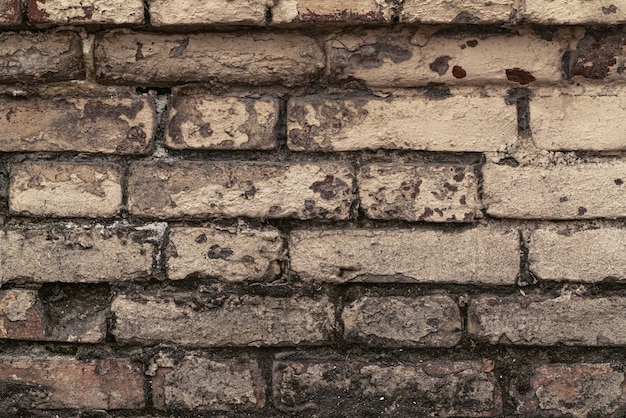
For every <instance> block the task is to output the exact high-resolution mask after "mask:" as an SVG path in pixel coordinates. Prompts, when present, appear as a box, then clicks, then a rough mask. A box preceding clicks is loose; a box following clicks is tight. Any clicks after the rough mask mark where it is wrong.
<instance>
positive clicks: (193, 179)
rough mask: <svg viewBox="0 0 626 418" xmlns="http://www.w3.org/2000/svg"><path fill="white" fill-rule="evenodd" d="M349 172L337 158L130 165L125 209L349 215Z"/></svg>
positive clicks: (173, 214) (163, 214)
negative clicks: (331, 159) (335, 160)
mask: <svg viewBox="0 0 626 418" xmlns="http://www.w3.org/2000/svg"><path fill="white" fill-rule="evenodd" d="M352 183H353V172H352V169H351V168H350V167H349V166H348V165H345V164H340V163H301V164H285V163H254V162H238V161H237V162H210V163H204V162H177V163H176V164H175V165H166V164H135V165H133V166H132V168H131V174H130V179H129V182H128V205H129V208H130V212H131V213H133V214H135V215H139V216H147V217H153V218H181V217H196V218H197V217H202V218H206V217H217V216H226V217H237V216H246V217H253V218H297V219H313V218H324V219H348V218H349V217H350V213H351V209H350V207H351V205H352V202H353V200H354V197H355V196H354V190H353V186H352Z"/></svg>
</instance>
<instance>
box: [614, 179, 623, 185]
mask: <svg viewBox="0 0 626 418" xmlns="http://www.w3.org/2000/svg"><path fill="white" fill-rule="evenodd" d="M613 181H614V182H615V184H616V185H617V186H621V185H622V184H624V180H622V179H615V180H613Z"/></svg>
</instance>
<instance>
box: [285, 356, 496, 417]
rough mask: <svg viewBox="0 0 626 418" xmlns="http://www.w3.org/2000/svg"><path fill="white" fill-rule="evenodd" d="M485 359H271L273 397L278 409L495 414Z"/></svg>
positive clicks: (329, 412) (490, 367) (489, 369)
mask: <svg viewBox="0 0 626 418" xmlns="http://www.w3.org/2000/svg"><path fill="white" fill-rule="evenodd" d="M493 368H494V364H493V362H492V361H490V360H485V361H483V362H482V363H479V362H437V363H434V362H433V363H420V364H413V363H399V364H395V365H385V364H376V363H360V362H356V361H355V362H347V361H337V362H315V361H308V360H303V361H290V362H275V363H274V370H273V376H274V381H273V396H274V403H275V404H276V405H277V406H278V407H279V408H280V409H283V410H287V411H296V412H302V411H307V410H313V411H317V412H318V413H321V414H322V415H332V413H333V412H334V411H348V410H349V411H351V413H354V412H363V413H367V412H369V413H371V414H376V415H380V414H389V415H392V416H427V415H439V416H464V417H478V416H481V417H495V416H500V415H501V413H502V395H501V392H500V388H499V386H498V383H497V381H496V378H495V376H494V375H493V373H492V370H493Z"/></svg>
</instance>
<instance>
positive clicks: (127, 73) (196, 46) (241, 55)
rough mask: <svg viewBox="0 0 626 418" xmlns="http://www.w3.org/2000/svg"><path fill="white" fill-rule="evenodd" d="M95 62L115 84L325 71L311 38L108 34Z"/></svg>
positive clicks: (296, 77)
mask: <svg viewBox="0 0 626 418" xmlns="http://www.w3.org/2000/svg"><path fill="white" fill-rule="evenodd" d="M0 56H1V54H0ZM95 59H96V75H97V76H98V79H99V80H100V81H102V82H105V83H115V84H145V83H148V84H166V85H172V84H177V83H188V82H194V81H213V80H216V81H219V82H223V83H245V84H253V85H257V84H272V83H280V84H285V85H287V86H292V85H297V84H303V83H305V82H307V81H310V80H311V79H312V78H313V77H314V76H315V75H316V74H317V73H318V72H319V71H320V70H321V69H322V68H324V58H323V54H322V50H321V48H320V47H319V46H318V45H317V43H316V42H315V39H313V38H310V37H308V36H306V35H301V34H297V33H267V32H258V33H203V34H184V35H182V34H174V35H164V34H154V33H139V32H128V31H112V32H107V33H105V34H104V35H102V36H100V37H98V38H97V39H96V47H95ZM0 74H1V73H0Z"/></svg>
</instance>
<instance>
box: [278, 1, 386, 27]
mask: <svg viewBox="0 0 626 418" xmlns="http://www.w3.org/2000/svg"><path fill="white" fill-rule="evenodd" d="M393 11H394V5H393V3H392V2H390V1H376V0H347V1H345V0H344V1H320V0H279V1H278V2H275V5H274V7H272V22H271V23H273V24H288V23H313V24H320V23H333V22H341V23H374V22H391V19H392V16H393Z"/></svg>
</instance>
